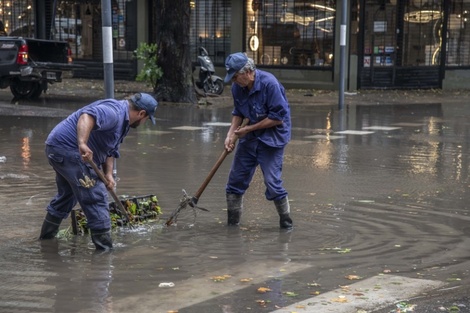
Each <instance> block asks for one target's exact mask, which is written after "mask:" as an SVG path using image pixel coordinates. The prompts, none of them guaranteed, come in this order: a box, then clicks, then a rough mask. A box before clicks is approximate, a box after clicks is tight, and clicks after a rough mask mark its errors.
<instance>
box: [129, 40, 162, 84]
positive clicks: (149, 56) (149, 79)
mask: <svg viewBox="0 0 470 313" xmlns="http://www.w3.org/2000/svg"><path fill="white" fill-rule="evenodd" d="M134 53H135V56H136V58H137V60H141V61H143V63H144V64H143V67H142V70H141V71H140V73H139V74H137V77H136V80H137V81H140V82H146V83H147V84H149V85H150V86H151V87H152V88H153V89H154V90H155V88H156V87H157V82H158V80H159V79H160V78H162V76H163V71H162V69H161V67H160V66H158V64H157V45H156V44H154V43H153V44H148V43H145V42H142V43H140V45H139V47H138V48H137V49H136V50H135V51H134Z"/></svg>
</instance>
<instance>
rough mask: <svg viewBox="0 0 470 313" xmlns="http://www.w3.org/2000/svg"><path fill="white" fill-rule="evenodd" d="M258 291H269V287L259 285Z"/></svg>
mask: <svg viewBox="0 0 470 313" xmlns="http://www.w3.org/2000/svg"><path fill="white" fill-rule="evenodd" d="M257 291H258V292H259V293H266V292H268V291H271V289H269V288H266V287H259V288H258V290H257Z"/></svg>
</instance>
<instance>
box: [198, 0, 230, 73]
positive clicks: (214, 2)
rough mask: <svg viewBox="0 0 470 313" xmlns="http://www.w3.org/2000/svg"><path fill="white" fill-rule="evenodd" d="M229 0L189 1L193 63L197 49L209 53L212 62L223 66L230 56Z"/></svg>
mask: <svg viewBox="0 0 470 313" xmlns="http://www.w3.org/2000/svg"><path fill="white" fill-rule="evenodd" d="M231 13H232V10H231V1H230V0H196V1H191V27H190V41H191V45H190V46H191V58H192V59H193V60H194V61H195V60H197V56H198V53H199V47H203V48H205V49H206V50H207V52H208V53H209V56H210V57H211V59H212V62H214V63H218V64H223V63H224V61H225V58H226V57H227V56H228V55H229V54H230V33H231V29H230V24H231Z"/></svg>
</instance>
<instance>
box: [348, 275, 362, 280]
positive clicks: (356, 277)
mask: <svg viewBox="0 0 470 313" xmlns="http://www.w3.org/2000/svg"><path fill="white" fill-rule="evenodd" d="M344 278H346V279H349V280H358V279H362V277H361V276H358V275H346V276H344Z"/></svg>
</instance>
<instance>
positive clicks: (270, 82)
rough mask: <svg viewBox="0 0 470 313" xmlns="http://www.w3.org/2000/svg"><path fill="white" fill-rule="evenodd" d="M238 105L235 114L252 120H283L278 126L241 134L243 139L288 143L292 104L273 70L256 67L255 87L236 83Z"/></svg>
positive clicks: (282, 144)
mask: <svg viewBox="0 0 470 313" xmlns="http://www.w3.org/2000/svg"><path fill="white" fill-rule="evenodd" d="M232 95H233V99H234V109H233V111H232V115H235V116H240V117H242V118H245V117H248V118H249V119H250V124H256V123H258V122H260V121H261V120H263V119H265V118H269V119H272V120H276V121H282V122H283V123H282V124H280V125H277V126H274V127H270V128H265V129H259V130H256V131H253V132H250V133H248V134H247V135H246V136H244V137H243V138H240V143H243V142H244V141H247V140H254V139H257V140H260V141H262V142H263V143H265V144H266V145H268V146H270V147H274V148H280V147H284V146H285V145H286V144H287V143H288V142H289V140H290V137H291V120H290V107H289V103H288V102H287V98H286V94H285V90H284V87H283V86H282V85H281V84H280V83H279V82H278V80H277V79H276V77H275V76H274V75H272V74H271V73H268V72H265V71H260V70H255V81H254V84H253V87H252V88H251V90H248V88H247V87H241V86H239V85H238V84H236V83H233V84H232Z"/></svg>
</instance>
